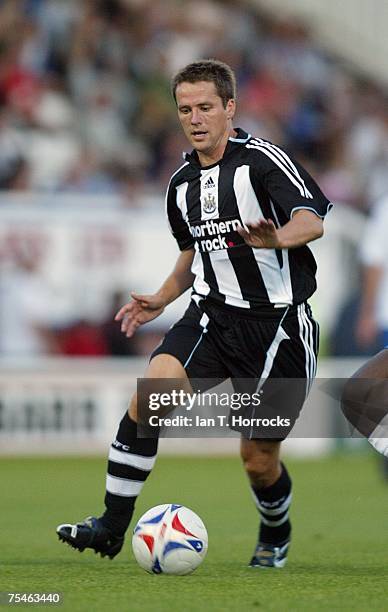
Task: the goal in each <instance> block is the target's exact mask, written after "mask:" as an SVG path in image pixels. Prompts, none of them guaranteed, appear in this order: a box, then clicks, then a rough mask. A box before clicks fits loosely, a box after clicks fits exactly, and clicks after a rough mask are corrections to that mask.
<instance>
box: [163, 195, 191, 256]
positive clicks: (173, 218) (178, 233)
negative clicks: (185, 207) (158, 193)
mask: <svg viewBox="0 0 388 612" xmlns="http://www.w3.org/2000/svg"><path fill="white" fill-rule="evenodd" d="M166 214H167V220H168V223H169V226H170V230H171V233H172V235H173V236H174V238H175V240H176V241H177V243H178V247H179V249H180V250H181V251H186V250H187V249H191V248H193V247H194V243H195V240H194V238H193V236H192V235H191V233H190V228H189V225H188V224H187V223H186V221H185V219H184V218H183V214H182V211H181V209H180V208H179V206H178V204H177V196H176V187H175V186H174V184H172V183H170V185H169V186H168V188H167V193H166Z"/></svg>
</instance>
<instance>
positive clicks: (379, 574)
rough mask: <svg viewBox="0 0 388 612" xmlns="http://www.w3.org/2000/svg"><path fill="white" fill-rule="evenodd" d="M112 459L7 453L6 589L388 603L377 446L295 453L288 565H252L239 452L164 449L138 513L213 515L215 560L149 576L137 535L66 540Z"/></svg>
mask: <svg viewBox="0 0 388 612" xmlns="http://www.w3.org/2000/svg"><path fill="white" fill-rule="evenodd" d="M105 463H106V462H105V459H103V458H45V459H42V458H31V459H27V458H23V459H20V458H17V459H4V458H3V459H1V460H0V470H1V482H2V493H1V501H0V508H1V511H0V515H1V537H0V591H18V592H25V591H32V592H47V591H60V592H62V593H63V594H64V604H63V605H62V606H61V607H60V609H61V610H71V611H77V610H85V611H86V610H87V611H89V610H93V612H94V611H99V610H107V609H109V608H111V609H114V610H119V611H121V610H123V611H124V610H131V611H132V610H134V611H137V610H139V611H142V612H148V611H151V610H152V611H153V612H164V611H169V612H175V610H185V611H189V612H190V611H193V612H194V611H201V612H207V611H217V612H218V611H221V610H222V611H229V610H230V611H233V612H234V611H237V610H263V611H271V610H276V611H283V610H293V611H299V610H309V611H315V610H325V611H327V610H352V611H356V610H365V611H366V610H369V611H370V610H372V611H375V610H387V609H388V586H387V585H388V582H387V578H388V529H387V527H388V484H386V483H384V481H383V480H382V478H381V474H380V473H379V470H378V462H377V458H376V456H375V455H372V454H368V453H363V454H361V455H358V454H353V455H336V456H332V457H330V458H328V459H320V460H308V461H297V460H293V461H288V462H287V465H288V466H289V469H290V472H291V474H292V477H293V481H294V501H293V506H292V520H293V525H294V533H293V542H292V547H291V551H290V555H289V563H288V565H287V566H286V568H284V569H283V570H264V571H263V570H255V569H250V568H248V567H247V562H248V560H249V557H250V555H251V553H252V548H253V545H254V541H255V538H256V531H257V523H258V518H257V515H256V510H255V509H254V506H253V503H252V500H251V497H250V493H249V490H248V487H247V483H246V480H245V475H244V473H243V470H242V467H241V466H240V463H239V460H238V458H237V457H236V458H231V457H228V458H219V457H217V458H193V457H190V458H189V457H186V458H182V457H174V458H163V457H162V458H160V459H159V460H158V462H157V465H156V467H155V469H154V471H153V473H152V475H151V477H150V478H149V480H148V482H147V484H146V486H145V489H144V491H143V494H142V496H141V498H140V499H139V502H138V505H137V508H136V514H135V519H136V518H138V517H139V516H140V515H141V514H142V513H143V512H144V511H145V510H146V509H148V508H149V507H151V506H154V505H157V504H160V503H164V502H178V503H180V504H184V505H187V506H188V507H190V508H192V509H193V510H194V511H196V512H197V513H198V514H199V515H200V516H201V517H202V518H203V520H204V522H205V524H206V526H207V528H208V532H209V552H208V555H207V558H206V559H205V561H204V563H203V565H202V566H201V567H200V568H199V569H198V570H197V571H196V572H195V573H193V574H191V575H189V576H183V577H173V576H163V575H161V576H153V575H149V574H147V573H145V572H144V571H143V570H141V569H140V568H139V567H138V566H137V565H136V563H135V561H134V559H133V557H132V551H131V547H130V538H128V539H127V541H126V544H125V547H124V550H123V551H122V553H121V554H120V555H119V556H118V557H116V559H114V560H113V561H110V560H108V559H101V558H100V557H99V556H98V557H97V556H96V555H94V554H93V552H92V551H89V550H86V551H85V552H84V553H82V554H79V553H78V552H77V551H74V550H73V549H71V548H70V547H68V546H67V545H65V544H62V543H60V542H59V541H58V540H57V537H56V534H55V527H56V525H57V524H58V523H61V522H73V521H77V520H80V519H82V518H84V517H85V516H87V515H88V514H91V513H95V514H96V513H97V514H98V513H99V512H100V511H101V510H102V496H103V492H104V480H105ZM22 607H28V606H22ZM37 607H39V608H40V606H34V608H37Z"/></svg>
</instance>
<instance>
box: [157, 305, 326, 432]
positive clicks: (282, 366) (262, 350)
mask: <svg viewBox="0 0 388 612" xmlns="http://www.w3.org/2000/svg"><path fill="white" fill-rule="evenodd" d="M318 342H319V326H318V324H317V322H316V321H315V320H314V318H313V316H312V313H311V308H310V306H309V304H307V303H302V304H299V305H295V306H290V307H287V308H279V309H277V308H272V307H270V308H268V309H263V311H262V312H261V311H260V312H259V313H258V312H253V311H245V310H244V309H241V308H234V307H229V306H224V305H220V306H219V305H218V304H215V303H214V302H210V301H209V300H202V301H201V302H200V303H199V305H197V304H196V303H195V302H194V301H193V300H191V302H190V305H189V307H188V309H187V310H186V312H185V314H184V315H183V317H182V318H181V319H180V320H179V321H178V322H177V323H176V324H175V325H173V326H172V327H171V328H170V330H169V331H168V332H167V334H166V336H165V337H164V339H163V341H162V343H161V344H160V345H159V346H158V347H157V348H156V350H155V351H154V352H153V354H152V356H151V359H152V358H153V357H155V356H156V355H160V354H169V355H173V356H174V357H176V358H177V359H178V360H179V361H180V363H181V364H182V365H183V367H184V368H185V370H186V373H187V376H188V378H189V379H197V380H201V383H202V384H201V390H202V391H204V390H206V389H209V388H210V387H211V386H214V380H217V381H222V380H225V379H227V378H230V379H231V380H232V383H233V386H234V388H235V390H239V384H240V386H241V384H244V383H243V381H247V379H250V380H252V384H253V387H255V388H257V385H258V384H260V385H261V386H263V384H266V385H267V388H268V385H269V384H271V382H270V381H272V380H273V379H282V381H283V382H284V381H287V380H290V379H297V380H298V381H299V382H300V384H294V385H293V386H292V394H290V387H287V385H286V386H285V385H284V384H283V386H282V387H281V385H280V383H279V382H278V381H277V382H276V383H274V384H275V386H276V387H273V388H272V391H271V395H272V397H273V396H274V390H275V388H276V389H277V393H278V397H277V400H276V409H281V410H282V411H283V413H284V412H286V413H288V411H291V413H292V420H293V423H294V422H295V420H296V418H297V415H298V414H299V412H300V410H301V408H302V406H303V402H304V400H305V398H306V396H307V393H308V389H309V386H310V384H311V382H312V380H313V378H314V376H315V373H316V364H317V353H318ZM209 379H210V380H209ZM208 380H209V384H207V381H208ZM210 381H211V382H210ZM259 381H261V382H259ZM265 381H267V382H265ZM253 387H252V388H253ZM280 387H281V389H282V390H281V392H280ZM252 388H251V389H250V391H252ZM263 389H264V387H263ZM244 390H245V389H242V391H244ZM291 395H292V401H289V398H290V397H291ZM285 404H287V405H285ZM291 428H292V427H291ZM236 429H238V428H236ZM243 433H244V432H243ZM286 433H288V432H286ZM244 435H245V434H244ZM248 437H257V436H254V435H253V433H252V431H251V434H250V435H249V436H248ZM260 437H261V436H260ZM276 437H277V438H278V437H279V436H276ZM280 437H285V436H280Z"/></svg>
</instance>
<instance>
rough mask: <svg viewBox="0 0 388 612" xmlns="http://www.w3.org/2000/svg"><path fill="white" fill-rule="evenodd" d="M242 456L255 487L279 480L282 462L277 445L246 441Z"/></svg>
mask: <svg viewBox="0 0 388 612" xmlns="http://www.w3.org/2000/svg"><path fill="white" fill-rule="evenodd" d="M241 458H242V461H243V465H244V469H245V471H246V473H247V475H248V478H249V480H250V482H251V484H253V485H254V486H255V487H258V488H263V487H268V486H270V485H271V484H273V483H274V482H275V481H276V480H277V478H278V476H279V474H280V462H279V457H278V449H277V448H276V447H271V446H267V447H266V446H261V445H260V444H259V443H255V442H245V443H242V445H241Z"/></svg>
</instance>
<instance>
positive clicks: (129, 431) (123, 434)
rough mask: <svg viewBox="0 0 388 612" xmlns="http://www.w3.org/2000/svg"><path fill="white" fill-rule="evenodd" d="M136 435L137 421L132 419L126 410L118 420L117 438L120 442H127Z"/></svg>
mask: <svg viewBox="0 0 388 612" xmlns="http://www.w3.org/2000/svg"><path fill="white" fill-rule="evenodd" d="M136 437H137V423H136V421H133V420H132V419H131V417H130V416H129V414H128V412H127V411H126V412H125V414H124V416H123V418H122V419H121V421H120V425H119V430H118V432H117V440H118V441H119V442H121V443H122V444H127V443H128V442H129V441H130V440H134V439H136Z"/></svg>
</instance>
